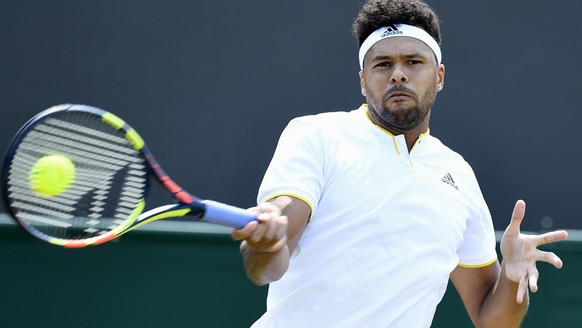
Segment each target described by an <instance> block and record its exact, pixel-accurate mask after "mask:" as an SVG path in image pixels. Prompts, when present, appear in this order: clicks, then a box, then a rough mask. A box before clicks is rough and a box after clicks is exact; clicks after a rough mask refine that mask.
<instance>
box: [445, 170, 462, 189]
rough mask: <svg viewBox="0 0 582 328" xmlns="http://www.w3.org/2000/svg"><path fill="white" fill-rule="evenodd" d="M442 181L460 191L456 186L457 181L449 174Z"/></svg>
mask: <svg viewBox="0 0 582 328" xmlns="http://www.w3.org/2000/svg"><path fill="white" fill-rule="evenodd" d="M442 181H443V182H444V183H446V184H448V185H449V186H452V187H453V188H455V189H457V190H459V187H457V185H456V184H455V180H453V176H452V175H451V174H450V173H448V172H447V174H446V175H445V176H444V177H443V179H442Z"/></svg>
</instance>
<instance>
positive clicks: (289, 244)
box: [232, 196, 311, 285]
mask: <svg viewBox="0 0 582 328" xmlns="http://www.w3.org/2000/svg"><path fill="white" fill-rule="evenodd" d="M251 210H253V211H256V212H257V213H258V217H257V218H258V221H257V222H251V223H249V224H247V225H246V226H245V227H244V228H242V229H240V230H234V231H233V232H232V238H233V239H234V240H242V241H243V242H242V243H241V247H240V249H241V254H242V256H243V261H244V266H245V270H246V272H247V276H248V277H249V279H250V280H251V281H252V282H254V283H255V284H257V285H266V284H268V283H271V282H273V281H276V280H279V279H280V278H281V277H282V276H283V274H284V273H285V272H286V271H287V268H288V266H289V259H290V257H291V254H293V250H295V247H296V246H297V243H298V242H299V239H300V238H301V235H302V234H303V230H304V229H305V226H306V225H307V221H308V219H309V216H310V214H311V208H310V207H309V205H307V203H305V202H304V201H302V200H300V199H298V198H295V197H291V196H279V197H276V198H273V199H272V200H270V201H269V202H268V203H263V204H259V205H258V206H257V207H254V208H252V209H251Z"/></svg>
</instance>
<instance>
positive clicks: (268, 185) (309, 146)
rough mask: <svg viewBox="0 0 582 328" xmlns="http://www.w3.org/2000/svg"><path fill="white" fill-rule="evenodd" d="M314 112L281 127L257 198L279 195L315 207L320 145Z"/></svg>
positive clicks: (320, 167) (319, 183) (319, 179)
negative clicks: (290, 197)
mask: <svg viewBox="0 0 582 328" xmlns="http://www.w3.org/2000/svg"><path fill="white" fill-rule="evenodd" d="M320 136H321V134H320V132H319V128H318V127H317V124H316V122H314V118H313V116H305V117H301V118H296V119H294V120H292V121H291V122H289V124H288V125H287V127H286V128H285V129H284V131H283V133H282V134H281V137H280V138H279V142H278V144H277V148H276V150H275V153H274V154H273V158H272V160H271V162H270V164H269V166H268V168H267V171H266V173H265V175H264V177H263V181H262V183H261V186H260V188H259V192H258V196H257V202H259V203H260V202H264V201H267V200H269V199H272V198H274V197H277V196H280V195H289V196H293V197H296V198H299V199H301V200H303V201H305V202H306V203H307V204H308V205H309V206H310V207H311V211H312V212H311V213H313V212H314V211H315V209H316V206H317V203H318V201H319V198H320V195H321V190H322V186H323V149H322V146H321V142H320V141H321V139H320Z"/></svg>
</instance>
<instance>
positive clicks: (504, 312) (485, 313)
mask: <svg viewBox="0 0 582 328" xmlns="http://www.w3.org/2000/svg"><path fill="white" fill-rule="evenodd" d="M517 291H518V283H516V282H513V281H511V280H509V279H508V278H507V276H506V275H505V265H503V264H502V265H501V272H500V274H499V277H498V279H497V283H496V284H495V287H494V288H492V290H491V291H490V292H489V294H488V295H487V297H486V298H485V300H484V301H483V306H482V307H481V311H480V313H479V322H478V327H479V328H488V327H492V328H505V327H507V328H512V327H520V325H521V322H522V320H523V318H524V317H525V314H526V312H527V308H528V305H529V296H528V293H527V292H526V293H525V295H524V299H523V302H522V303H521V304H519V303H517V300H516V297H517Z"/></svg>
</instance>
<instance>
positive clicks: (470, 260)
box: [457, 171, 497, 268]
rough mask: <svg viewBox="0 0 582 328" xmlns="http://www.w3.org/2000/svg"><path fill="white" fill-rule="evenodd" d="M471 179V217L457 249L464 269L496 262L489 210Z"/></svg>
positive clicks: (495, 244)
mask: <svg viewBox="0 0 582 328" xmlns="http://www.w3.org/2000/svg"><path fill="white" fill-rule="evenodd" d="M471 175H472V177H473V179H474V180H473V185H474V189H473V200H472V201H473V204H474V212H473V216H472V217H471V218H470V219H469V220H468V222H467V230H466V231H465V235H464V238H463V243H462V244H461V247H460V248H459V249H458V251H457V254H458V256H459V266H462V267H466V268H481V267H485V266H488V265H490V264H492V263H493V262H495V261H496V260H497V251H496V246H497V241H496V239H495V230H494V228H493V220H492V219H491V214H490V212H489V208H488V207H487V204H486V202H485V199H484V198H483V194H482V193H481V190H480V188H479V185H478V183H477V179H476V178H475V176H474V173H473V172H472V171H471Z"/></svg>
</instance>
